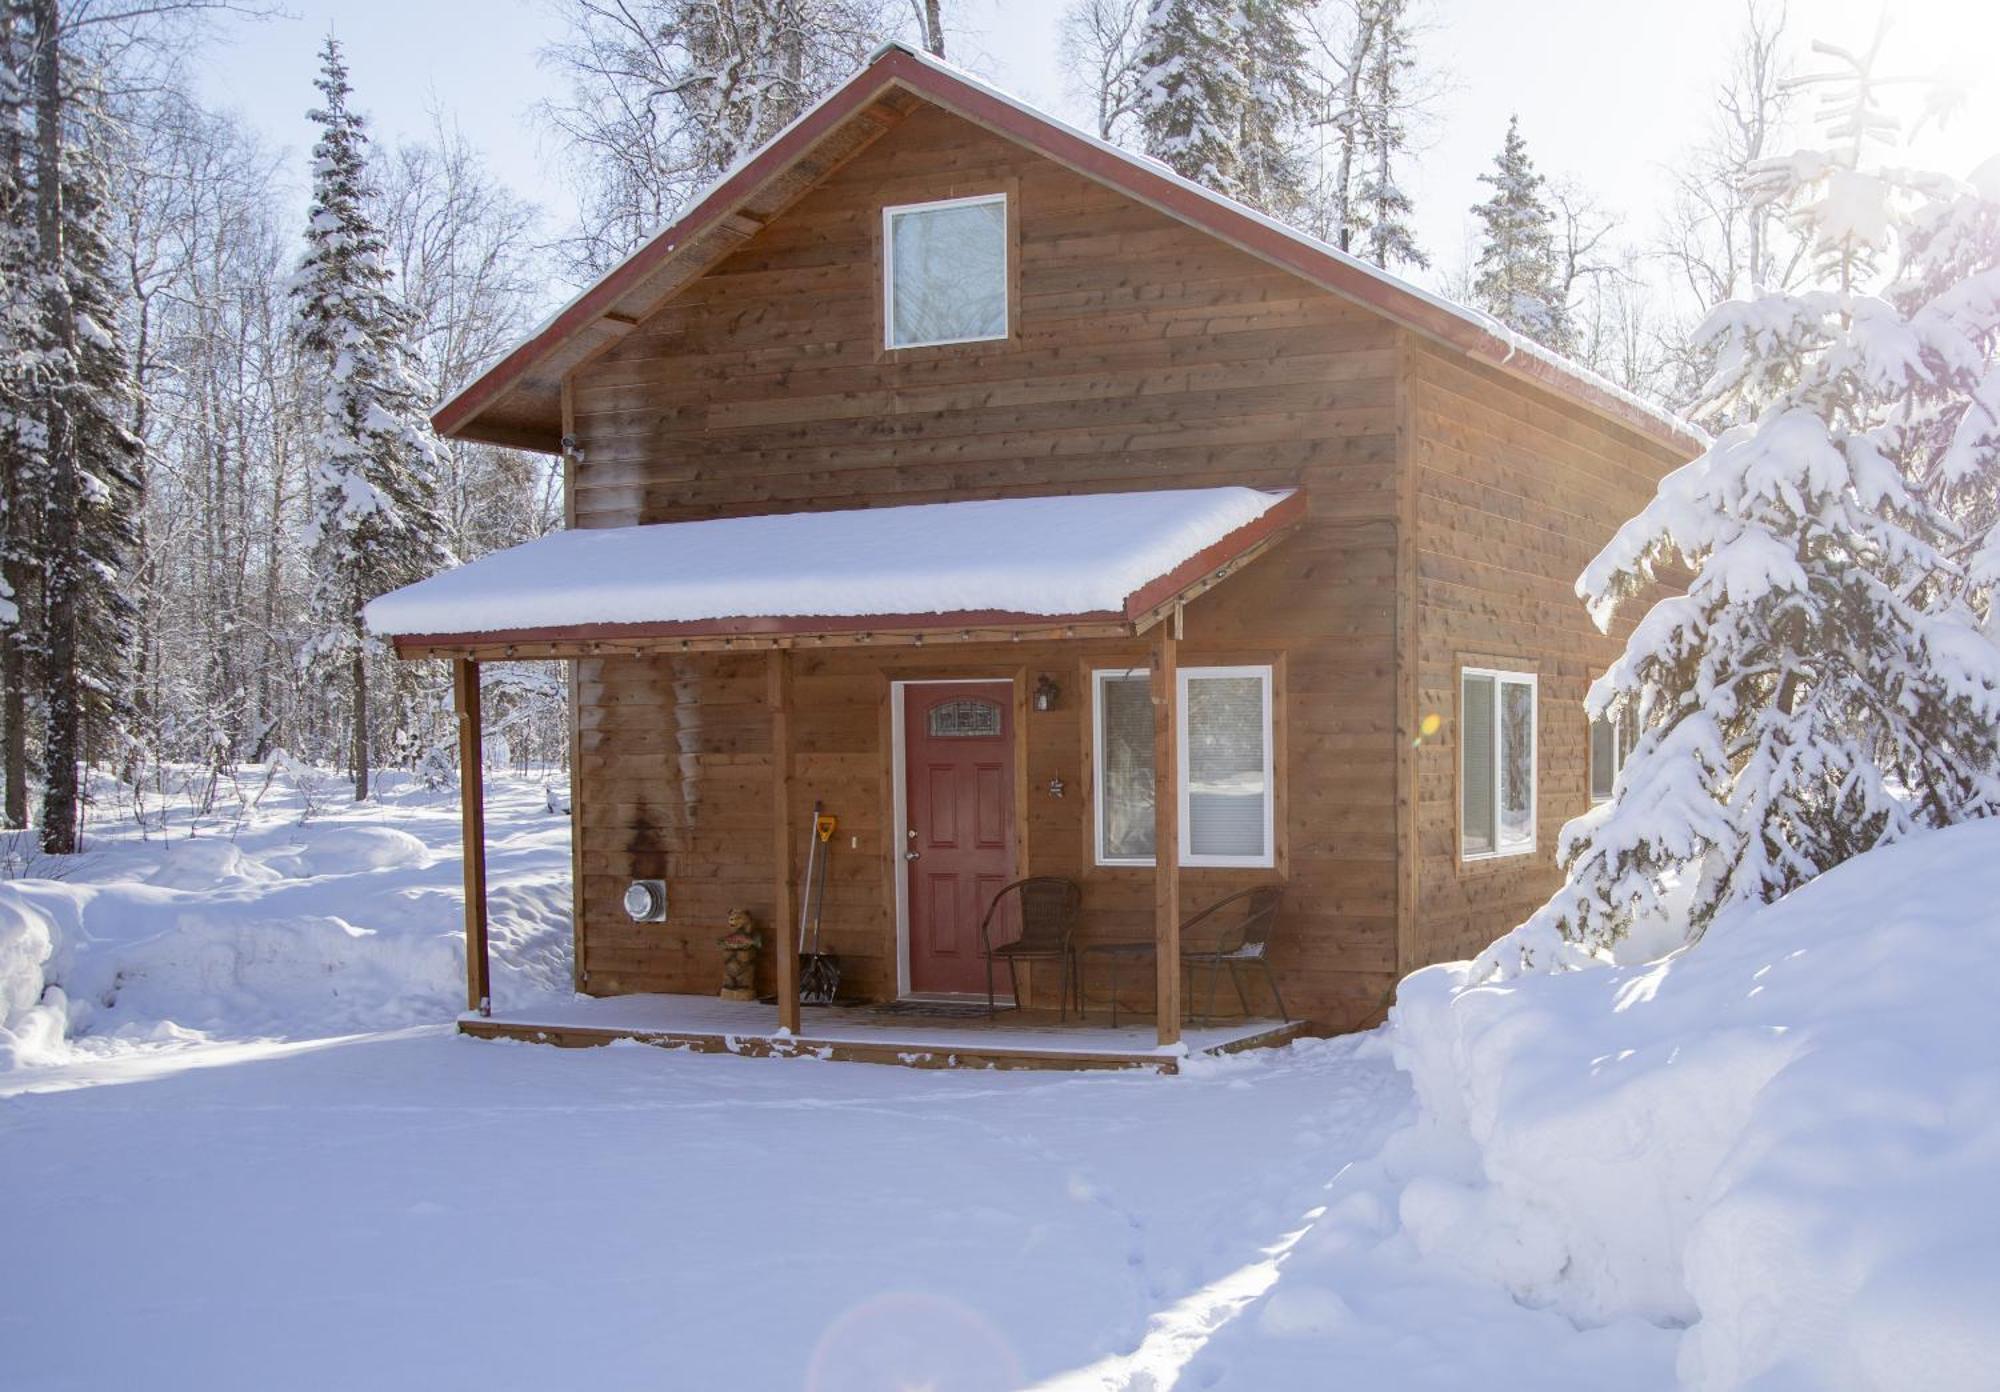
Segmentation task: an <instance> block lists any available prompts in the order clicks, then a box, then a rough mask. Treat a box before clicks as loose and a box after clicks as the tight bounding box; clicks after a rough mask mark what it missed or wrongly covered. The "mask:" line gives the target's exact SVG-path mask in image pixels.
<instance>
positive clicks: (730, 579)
mask: <svg viewBox="0 0 2000 1392" xmlns="http://www.w3.org/2000/svg"><path fill="white" fill-rule="evenodd" d="M1296 497H1297V490H1295V489H1284V490H1268V489H1255V488H1248V487H1245V486H1242V485H1235V484H1232V485H1224V486H1219V487H1210V488H1183V489H1159V490H1149V491H1143V492H1120V493H1068V494H1040V495H1031V496H1028V497H1014V498H985V499H962V500H958V501H952V502H936V503H903V504H897V505H893V506H889V507H874V508H866V507H864V508H844V509H831V510H825V511H805V512H790V513H756V514H749V515H746V516H740V517H719V518H701V519H695V520H690V521H684V522H658V523H648V524H641V525H635V526H626V527H601V528H581V529H574V530H565V531H557V532H552V533H549V534H548V535H546V536H543V537H538V538H536V539H534V540H532V541H528V542H523V543H521V544H520V545H518V546H513V547H509V548H507V549H506V550H503V551H498V552H494V553H492V554H491V555H488V556H484V557H481V558H480V559H478V560H476V561H472V562H469V563H468V564H466V565H463V566H458V567H454V568H453V569H450V570H445V571H441V572H439V573H438V574H436V575H433V576H430V577H429V578H427V579H424V580H420V581H417V582H416V583H415V584H411V585H406V586H403V587H402V588H401V589H398V590H392V591H390V592H389V593H388V594H385V595H382V596H379V597H378V598H376V599H374V600H372V601H370V602H369V603H368V604H367V605H366V606H365V608H364V610H363V616H364V619H365V621H366V623H367V626H368V629H369V631H370V632H371V633H373V634H375V635H376V636H378V637H384V638H413V637H422V636H436V635H441V634H452V635H461V634H462V635H475V634H477V635H486V634H506V633H519V632H525V631H531V630H562V629H569V628H578V627H595V626H599V625H608V624H617V625H642V626H643V625H655V624H683V623H695V624H711V623H733V622H737V621H748V620H774V619H775V620H789V619H870V618H880V617H886V616H892V615H894V616H905V615H928V614H940V615H943V614H963V613H975V612H989V613H1002V614H1032V615H1036V616H1048V617H1060V616H1065V615H1070V616H1074V615H1083V614H1116V613H1120V612H1122V611H1123V609H1124V607H1125V605H1126V604H1127V603H1128V601H1130V599H1131V598H1132V597H1133V596H1134V595H1136V594H1139V593H1141V592H1142V591H1144V590H1145V589H1146V588H1147V587H1148V586H1150V585H1152V584H1154V583H1156V582H1158V581H1160V580H1163V579H1165V578H1166V577H1168V576H1171V575H1173V574H1175V573H1176V572H1177V571H1178V570H1179V568H1180V567H1182V566H1184V565H1186V564H1187V563H1188V562H1189V561H1191V560H1193V559H1194V558H1196V557H1198V556H1201V555H1202V554H1203V553H1204V552H1205V551H1207V550H1209V548H1211V547H1215V546H1218V545H1220V544H1222V543H1223V542H1225V541H1226V540H1228V539H1229V538H1230V537H1232V536H1236V535H1238V534H1239V533H1241V534H1243V536H1242V541H1243V544H1244V545H1245V546H1248V545H1251V544H1254V542H1255V540H1256V539H1257V538H1258V537H1259V536H1261V535H1264V534H1267V532H1268V529H1266V532H1249V531H1247V530H1246V529H1249V528H1251V527H1252V526H1253V525H1254V524H1257V523H1259V522H1263V521H1266V519H1271V520H1273V521H1281V520H1282V515H1281V516H1280V517H1279V518H1276V519H1272V518H1271V515H1272V514H1273V512H1274V511H1275V510H1276V509H1278V508H1279V507H1280V506H1281V505H1282V504H1285V503H1286V502H1288V501H1289V500H1291V499H1294V498H1296ZM996 538H1005V539H1006V540H1005V541H1004V542H998V543H996V540H995V539H996ZM501 616H504V618H503V617H501Z"/></svg>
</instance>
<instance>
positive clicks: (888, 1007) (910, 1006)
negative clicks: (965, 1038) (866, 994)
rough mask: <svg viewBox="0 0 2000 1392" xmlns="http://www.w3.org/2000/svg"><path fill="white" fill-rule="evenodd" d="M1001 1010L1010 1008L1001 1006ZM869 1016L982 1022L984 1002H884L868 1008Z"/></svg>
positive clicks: (984, 1011) (984, 1010)
mask: <svg viewBox="0 0 2000 1392" xmlns="http://www.w3.org/2000/svg"><path fill="white" fill-rule="evenodd" d="M1001 1008H1002V1009H1009V1008H1010V1007H1006V1006H1003V1007H1001ZM868 1013H869V1014H870V1015H881V1016H885V1017H889V1018H900V1019H906V1020H909V1019H916V1020H983V1019H985V1018H986V1002H985V1001H926V1000H899V1001H884V1002H882V1003H881V1004H880V1005H872V1006H870V1007H869V1008H868Z"/></svg>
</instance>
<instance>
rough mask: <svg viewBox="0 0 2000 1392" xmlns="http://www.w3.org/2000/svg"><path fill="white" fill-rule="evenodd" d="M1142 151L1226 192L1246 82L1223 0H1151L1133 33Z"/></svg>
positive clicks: (1234, 181)
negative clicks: (1139, 27) (1143, 19)
mask: <svg viewBox="0 0 2000 1392" xmlns="http://www.w3.org/2000/svg"><path fill="white" fill-rule="evenodd" d="M1138 69H1139V81H1138V89H1139V90H1138V106H1139V130H1140V137H1141V139H1142V140H1143V142H1144V146H1145V151H1146V153H1147V154H1149V155H1151V156H1152V157H1153V158H1154V159H1157V160H1159V161H1160V162H1161V163H1162V164H1164V165H1166V166H1167V167H1168V168H1169V169H1171V170H1173V171H1174V172H1175V173H1176V174H1179V175H1180V176H1181V177H1182V178H1186V179H1192V180H1194V181H1195V182H1196V183H1198V184H1200V185H1202V186H1203V187H1204V188H1211V189H1214V190H1215V191H1216V192H1217V193H1225V194H1228V195H1229V196H1230V197H1232V198H1234V197H1236V196H1237V194H1238V191H1239V190H1240V189H1241V188H1242V186H1243V179H1242V172H1241V158H1240V157H1241V154H1242V151H1241V150H1240V148H1239V147H1238V143H1237V142H1238V138H1239V136H1240V135H1241V123H1242V116H1243V107H1244V103H1245V101H1246V100H1247V85H1248V79H1247V78H1246V76H1245V74H1244V71H1243V65H1242V55H1241V50H1240V47H1239V45H1238V43H1237V34H1236V7H1235V6H1234V5H1233V4H1231V3H1230V0H1153V3H1152V7H1151V8H1150V9H1149V10H1147V12H1146V24H1145V28H1144V29H1143V30H1142V31H1141V35H1140V39H1139V57H1138Z"/></svg>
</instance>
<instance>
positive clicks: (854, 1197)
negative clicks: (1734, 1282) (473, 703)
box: [0, 770, 1673, 1392]
mask: <svg viewBox="0 0 2000 1392" xmlns="http://www.w3.org/2000/svg"><path fill="white" fill-rule="evenodd" d="M306 777H307V775H303V774H301V775H296V776H294V775H292V774H286V775H284V776H283V777H279V778H276V779H275V780H274V779H272V778H270V777H267V776H265V774H264V773H263V772H262V771H255V770H246V771H245V772H244V773H243V774H242V775H241V776H240V778H239V780H238V784H239V785H240V786H242V787H244V788H246V789H248V790H250V791H251V792H252V793H253V794H254V795H255V797H254V805H252V804H251V803H249V802H246V804H245V805H242V806H239V807H236V808H234V809H233V810H230V811H229V814H228V815H227V816H217V815H211V816H209V817H207V818H205V819H195V818H194V817H193V816H192V814H191V813H189V812H188V811H187V810H186V809H185V808H184V807H177V808H175V809H174V810H173V811H172V812H171V813H170V815H169V816H168V818H167V821H166V826H167V828H168V832H167V834H165V835H162V834H161V831H160V829H159V825H158V823H157V822H154V823H151V824H149V826H148V827H147V828H146V829H143V830H142V828H141V826H140V824H139V823H137V822H136V821H134V820H131V819H129V818H128V819H126V820H124V821H118V820H115V819H113V820H107V821H102V822H101V823H100V825H99V828H98V831H97V832H96V835H95V845H96V846H97V849H96V850H95V851H94V852H93V853H92V855H90V856H88V857H84V858H82V859H81V860H80V861H79V862H78V863H77V864H75V865H73V866H71V867H70V869H71V870H72V872H73V874H72V877H71V879H70V880H69V881H68V882H65V883H61V884H56V883H50V882H47V881H40V882H37V881H15V882H12V883H10V884H5V885H0V967H4V968H6V971H5V972H0V977H5V980H0V987H5V989H4V990H0V1045H6V1046H7V1047H6V1048H0V1240H4V1242H5V1243H6V1251H7V1254H8V1257H9V1259H10V1260H9V1268H8V1269H9V1282H8V1292H7V1296H6V1298H5V1299H4V1300H0V1385H4V1386H5V1387H6V1388H7V1389H8V1392H15V1389H47V1388H64V1389H70V1388H78V1389H101V1388H124V1387H133V1386H146V1387H152V1388H160V1389H167V1390H168V1392H172V1389H180V1388H187V1389H196V1388H199V1389H202V1392H223V1390H224V1389H231V1388H256V1389H259V1392H263V1389H267V1388H271V1387H285V1388H294V1389H319V1388H328V1389H333V1388H338V1389H342V1390H343V1392H346V1390H347V1389H354V1388H368V1389H371V1392H373V1390H374V1389H398V1388H422V1389H424V1390H425V1392H438V1389H454V1388H461V1387H478V1388H481V1389H495V1388H516V1387H519V1388H533V1389H535V1392H548V1389H551V1388H572V1387H574V1388H584V1387H588V1388H593V1389H594V1388H648V1389H658V1388H668V1389H681V1388H687V1389H699V1392H716V1390H718V1389H733V1388H750V1389H767V1388H771V1389H792V1388H809V1389H815V1392H850V1389H852V1390H853V1392H860V1389H867V1392H883V1389H897V1388H913V1389H914V1388H922V1387H931V1388H935V1389H938V1392H963V1390H968V1389H969V1390H971V1392H978V1390H979V1389H997V1388H1006V1387H1015V1386H1022V1385H1030V1384H1034V1385H1041V1386H1044V1387H1047V1388H1052V1389H1068V1390H1069V1392H1077V1389H1085V1390H1086V1392H1096V1390H1097V1389H1132V1390H1133V1392H1145V1390H1146V1389H1154V1390H1155V1392H1157V1389H1164V1388H1168V1387H1173V1386H1176V1385H1179V1386H1182V1387H1185V1388H1207V1387H1220V1388H1235V1389H1256V1390H1257V1392H1268V1389H1273V1388H1288V1387H1307V1386H1312V1387H1317V1386H1324V1385H1327V1384H1328V1382H1329V1380H1330V1379H1332V1380H1338V1381H1339V1382H1341V1383H1343V1384H1347V1385H1355V1386H1369V1385H1373V1386H1394V1387H1399V1388H1422V1387H1439V1388H1443V1387H1453V1388H1456V1387H1462V1386H1464V1385H1465V1384H1466V1383H1467V1382H1468V1381H1471V1380H1473V1379H1475V1378H1476V1379H1478V1380H1479V1381H1481V1382H1483V1383H1486V1384H1488V1385H1489V1386H1492V1385H1505V1383H1504V1379H1503V1378H1499V1377H1497V1376H1496V1373H1497V1372H1498V1371H1501V1370H1505V1371H1510V1372H1512V1373H1513V1374H1514V1375H1516V1376H1518V1377H1519V1378H1521V1379H1522V1380H1523V1381H1522V1382H1521V1384H1520V1385H1524V1386H1532V1387H1535V1388H1562V1387H1575V1388H1602V1387H1606V1386H1614V1385H1615V1386H1619V1387H1621V1388H1645V1387H1654V1386H1666V1385H1668V1384H1669V1382H1670V1373H1671V1364H1672V1338H1673V1336H1672V1335H1671V1333H1667V1332H1664V1331H1660V1330H1656V1329H1653V1328H1651V1327H1650V1326H1643V1325H1636V1324H1634V1323H1632V1322H1627V1323H1626V1324H1623V1325H1620V1326H1617V1327H1615V1328H1613V1329H1611V1330H1605V1331H1597V1332H1594V1333H1588V1334H1582V1335H1579V1334H1577V1333H1576V1331H1574V1330H1573V1329H1572V1328H1571V1326H1570V1325H1569V1324H1567V1323H1566V1322H1564V1321H1563V1320H1561V1319H1559V1318H1557V1317H1555V1316H1553V1315H1550V1314H1546V1313H1538V1312H1535V1311H1530V1310H1527V1309H1524V1308H1522V1307H1521V1306H1519V1305H1516V1304H1514V1303H1513V1302H1512V1301H1511V1300H1509V1299H1508V1298H1507V1297H1506V1296H1505V1295H1504V1294H1502V1293H1501V1290H1500V1288H1499V1287H1498V1286H1496V1285H1491V1284H1486V1285H1479V1284H1472V1283H1470V1282H1468V1281H1467V1280H1465V1279H1462V1278H1459V1277H1457V1276H1452V1275H1447V1274H1443V1273H1442V1272H1441V1271H1440V1268H1439V1266H1438V1264H1436V1263H1430V1264H1425V1263H1422V1262H1420V1261H1418V1260H1417V1259H1416V1257H1415V1256H1414V1255H1413V1254H1412V1253H1411V1251H1410V1249H1409V1245H1408V1242H1407V1240H1406V1239H1405V1238H1404V1237H1403V1236H1402V1234H1401V1231H1400V1225H1399V1222H1398V1220H1397V1216H1396V1211H1395V1210H1396V1201H1397V1200H1396V1195H1397V1192H1398V1190H1399V1188H1400V1185H1398V1184H1397V1183H1395V1182H1394V1180H1393V1178H1392V1177H1391V1176H1389V1175H1387V1174H1386V1173H1385V1171H1384V1169H1383V1164H1382V1162H1381V1161H1380V1160H1378V1159H1376V1158H1375V1157H1376V1156H1377V1154H1378V1152H1379V1151H1380V1150H1381V1149H1382V1146H1383V1142H1384V1139H1385V1138H1386V1137H1387V1136H1388V1135H1389V1133H1390V1132H1391V1131H1393V1130H1394V1129H1395V1128H1396V1127H1397V1126H1398V1125H1400V1124H1401V1122H1402V1121H1403V1120H1405V1119H1406V1118H1407V1116H1408V1114H1409V1112H1410V1107H1411V1100H1410V1091H1409V1084H1408V1080H1407V1078H1406V1077H1405V1076H1404V1075H1403V1074H1402V1073H1400V1072H1398V1071H1397V1070H1396V1069H1394V1068H1393V1067H1392V1066H1391V1064H1390V1063H1389V1061H1388V1057H1387V1050H1386V1048H1384V1047H1383V1046H1382V1044H1381V1042H1380V1041H1379V1040H1341V1041H1332V1042H1309V1043H1305V1044H1301V1045H1299V1046H1296V1047H1294V1048H1291V1049H1287V1050H1283V1051H1278V1052H1275V1053H1265V1054H1258V1055H1246V1056H1240V1057H1237V1058H1231V1059H1223V1060H1211V1061H1199V1062H1197V1063H1195V1064H1194V1065H1192V1066H1191V1067H1190V1068H1189V1070H1188V1071H1187V1073H1185V1074H1184V1075H1183V1076H1181V1077H1178V1078H1159V1077H1155V1076H1152V1075H1136V1074H1134V1075H1123V1074H1055V1073H1010V1074H992V1073H970V1072H966V1073H932V1072H919V1071H915V1070H907V1069H896V1068H886V1067H880V1066H871V1065H859V1064H828V1063H823V1062H820V1061H817V1060H811V1059H790V1060H781V1059H766V1060H752V1059H740V1058H729V1057H715V1056H700V1057H696V1056H689V1055H681V1054H670V1053H665V1052H662V1051H660V1050H655V1049H648V1048H643V1047H639V1046H631V1047H614V1048H609V1049H598V1050H587V1051H581V1052H565V1051H559V1050H555V1049H549V1048H543V1047H538V1046H533V1045H520V1044H510V1043H481V1042H477V1041H473V1040H470V1039H464V1038H460V1037H458V1036H456V1035H454V1034H452V1033H451V1032H450V1031H449V1029H448V1028H446V1027H443V1026H439V1025H423V1026H418V1027H416V1028H403V1026H407V1025H411V1024H412V1023H413V1022H419V1021H436V1020H442V1019H445V1018H448V1017H449V1014H450V1012H451V1011H452V1010H454V1009H455V1008H456V1007H457V1004H458V999H459V992H460V990H461V989H462V986H461V977H460V970H461V969H460V966H459V961H460V955H459V954H460V952H461V951H462V944H461V940H460V939H459V937H458V934H457V927H456V925H457V917H458V908H459V899H458V892H457V883H458V864H457V851H458V846H457V816H456V811H455V809H454V808H453V806H452V805H451V803H450V800H449V799H448V798H445V797H441V796H438V795H435V794H426V793H422V792H421V791H418V790H414V789H404V790H400V791H397V792H395V793H393V794H392V796H391V797H390V799H389V800H388V801H387V802H386V803H370V804H366V805H364V806H361V807H352V806H340V805H339V804H338V803H337V801H333V800H329V801H328V803H327V804H326V805H325V806H324V807H323V809H322V810H321V811H319V812H316V813H315V814H314V815H312V816H309V817H306V816H302V812H304V811H305V810H306V809H307V808H308V807H309V806H310V800H309V798H308V796H307V794H308V793H309V791H310V789H309V788H307V787H305V786H303V783H304V780H305V779H306ZM294 784H300V785H301V786H294ZM489 814H490V816H491V819H492V834H493V844H494V853H495V861H494V864H495V874H496V879H495V886H496V913H497V914H498V915H499V920H500V921H499V923H498V925H497V931H496V968H497V974H498V978H499V979H498V981H497V983H496V989H497V990H498V992H499V993H500V996H501V999H502V1000H503V1001H505V1000H510V999H512V1000H517V1001H518V1000H521V999H524V998H525V996H526V995H528V994H532V993H535V992H547V991H552V990H554V989H557V985H556V983H559V982H561V981H562V980H563V979H564V978H565V977H566V974H567V965H566V958H565V957H564V955H563V948H564V946H565V945H566V938H567V933H566V931H565V929H566V924H565V923H564V921H563V919H564V915H563V904H562V901H563V898H564V890H565V888H566V884H567V876H568V869H569V864H568V849H567V848H568V842H567V836H566V831H567V827H566V825H565V823H564V821H563V820H562V819H561V818H559V817H552V816H551V815H550V813H549V811H548V807H547V799H546V797H545V796H544V794H543V792H542V789H541V787H540V785H539V783H538V782H535V781H528V782H516V781H514V780H507V779H496V780H495V782H494V787H493V790H492V799H491V801H490V802H489ZM190 831H192V832H195V833H197V834H195V835H194V836H192V837H190V835H189V833H190ZM10 944H11V946H10ZM10 953H11V955H10ZM44 982H46V983H47V985H48V987H50V988H52V989H50V990H48V991H47V993H46V994H45V995H44V994H42V993H43V991H44ZM64 997H67V1004H64V1003H63V1000H64ZM328 1035H336V1036H344V1037H337V1038H319V1036H328ZM260 1036H265V1037H261V1038H260Z"/></svg>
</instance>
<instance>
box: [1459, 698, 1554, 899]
mask: <svg viewBox="0 0 2000 1392" xmlns="http://www.w3.org/2000/svg"><path fill="white" fill-rule="evenodd" d="M1467 677H1490V678H1491V679H1492V681H1493V848H1492V849H1491V850H1486V851H1472V850H1467V849H1466V846H1465V828H1464V821H1465V743H1464V740H1463V739H1462V738H1461V739H1460V741H1459V750H1458V797H1459V808H1458V817H1459V823H1460V825H1459V838H1458V842H1459V844H1458V858H1459V860H1460V861H1461V862H1462V863H1466V864H1473V863H1476V862H1479V861H1482V860H1509V859H1512V858H1513V857H1515V856H1524V855H1533V854H1534V853H1535V847H1536V845H1537V844H1538V843H1539V841H1540V839H1541V805H1540V802H1541V789H1542V690H1541V680H1540V679H1539V678H1538V677H1537V676H1536V675H1535V674H1534V673H1533V672H1511V671H1508V670H1506V669H1505V668H1499V667H1461V668H1459V669H1458V701H1459V706H1460V712H1459V713H1460V717H1461V722H1462V720H1463V716H1464V705H1465V679H1466V678H1467ZM1510 684H1511V685H1514V686H1526V687H1527V688H1528V690H1529V692H1530V693H1531V695H1530V697H1529V700H1530V701H1531V702H1532V704H1531V705H1530V706H1529V710H1530V711H1531V713H1532V715H1533V718H1532V719H1531V720H1530V721H1529V722H1528V839H1527V841H1526V843H1524V844H1519V845H1513V846H1502V845H1501V844H1500V798H1501V791H1500V784H1501V765H1502V757H1503V754H1504V752H1505V746H1506V737H1505V730H1506V727H1505V725H1503V724H1502V723H1501V715H1502V713H1503V711H1504V710H1505V708H1506V704H1505V703H1506V697H1505V695H1504V693H1505V691H1506V689H1507V687H1508V686H1509V685H1510Z"/></svg>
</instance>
